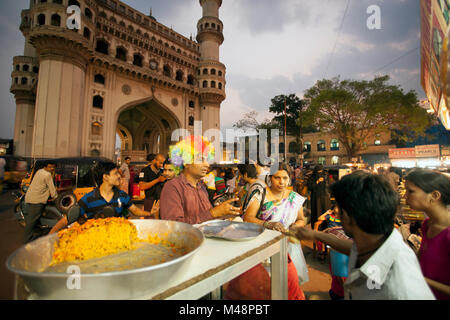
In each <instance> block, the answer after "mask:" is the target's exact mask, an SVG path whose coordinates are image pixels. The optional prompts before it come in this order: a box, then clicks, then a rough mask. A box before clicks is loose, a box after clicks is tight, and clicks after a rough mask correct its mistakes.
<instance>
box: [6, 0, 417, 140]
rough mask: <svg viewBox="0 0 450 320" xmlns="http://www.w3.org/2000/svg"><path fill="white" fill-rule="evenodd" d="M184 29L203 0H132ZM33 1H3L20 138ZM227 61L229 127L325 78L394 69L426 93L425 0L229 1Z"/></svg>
mask: <svg viewBox="0 0 450 320" xmlns="http://www.w3.org/2000/svg"><path fill="white" fill-rule="evenodd" d="M124 2H125V3H127V4H128V5H130V6H132V7H133V8H135V9H137V10H139V11H141V12H143V13H149V11H150V7H152V9H153V16H154V17H155V18H156V19H157V20H158V21H159V22H161V23H163V24H165V25H166V26H168V27H170V26H172V27H173V29H174V30H175V31H177V32H179V33H180V34H182V35H184V36H187V37H189V36H190V34H192V35H193V36H194V37H195V35H196V25H197V21H198V20H199V19H200V17H201V14H202V10H201V7H200V5H199V1H198V0H127V1H124ZM28 3H29V0H14V1H12V0H1V1H0V43H1V44H2V46H1V48H0V75H1V76H0V108H1V117H0V138H12V137H13V131H14V117H15V103H14V97H13V95H12V94H11V93H10V92H9V88H10V85H11V77H10V75H11V72H12V69H13V66H12V59H13V56H16V55H22V54H23V46H24V41H23V36H22V34H21V32H20V30H19V24H20V12H21V10H22V9H25V8H27V7H28ZM371 5H377V6H379V7H380V9H381V29H380V30H369V29H368V28H367V24H366V23H367V19H368V18H369V16H370V14H368V13H367V8H368V7H369V6H371ZM220 19H221V20H222V21H223V23H224V36H225V42H224V44H223V45H222V47H221V61H222V62H223V63H224V64H225V65H226V66H227V87H226V93H227V99H226V100H225V101H224V102H223V104H222V111H221V124H222V129H226V128H231V127H232V126H233V124H234V123H236V122H237V121H238V120H239V119H241V118H242V114H244V113H246V112H249V111H252V110H256V111H258V113H259V120H264V119H265V118H268V117H270V113H269V112H268V111H267V110H268V108H269V106H270V100H271V98H273V97H274V96H276V95H279V94H291V93H295V94H297V95H298V96H300V97H301V96H302V95H303V93H304V91H305V90H306V89H308V88H310V87H311V86H313V85H314V83H315V82H316V81H317V80H319V79H323V78H332V77H335V76H338V75H339V76H341V78H352V79H358V80H363V79H364V80H370V79H373V77H374V76H375V75H381V74H389V75H390V76H391V83H393V84H398V85H400V86H401V87H403V88H404V89H405V90H406V91H409V90H415V91H416V92H417V94H418V97H419V98H424V97H425V95H424V93H423V90H422V89H421V87H420V80H419V79H420V67H419V66H420V49H419V45H420V6H419V1H418V0H384V1H383V0H279V1H274V0H224V1H223V4H222V7H221V9H220Z"/></svg>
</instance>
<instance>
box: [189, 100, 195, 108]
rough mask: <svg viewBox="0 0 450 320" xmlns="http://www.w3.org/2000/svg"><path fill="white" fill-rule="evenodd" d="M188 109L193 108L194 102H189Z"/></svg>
mask: <svg viewBox="0 0 450 320" xmlns="http://www.w3.org/2000/svg"><path fill="white" fill-rule="evenodd" d="M189 108H195V102H194V101H192V100H191V101H189Z"/></svg>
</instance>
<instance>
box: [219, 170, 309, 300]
mask: <svg viewBox="0 0 450 320" xmlns="http://www.w3.org/2000/svg"><path fill="white" fill-rule="evenodd" d="M266 182H267V188H266V191H265V193H264V192H255V193H253V194H252V197H251V199H249V200H248V205H247V206H246V210H245V212H244V221H245V222H250V223H256V224H261V225H263V226H264V227H265V228H267V229H271V230H275V231H280V232H286V231H287V230H288V229H289V228H290V227H291V226H293V225H295V226H304V225H305V221H304V216H303V203H304V202H305V198H303V197H302V196H300V195H299V194H298V193H296V192H294V191H291V190H289V189H288V187H289V185H290V184H291V181H290V170H289V168H288V167H287V166H286V165H284V164H282V165H280V167H279V170H278V171H277V172H275V173H274V174H273V175H269V176H268V177H267V179H266ZM288 253H289V254H288V290H289V291H288V298H289V300H305V296H304V294H303V291H302V290H301V288H300V285H299V276H301V277H300V278H301V280H302V283H304V282H306V281H308V279H307V278H308V277H307V266H306V263H305V260H304V256H303V253H302V250H301V245H300V243H299V242H298V241H295V240H291V239H290V242H289V246H288ZM264 273H267V271H266V270H265V269H264V268H263V267H262V265H258V266H256V267H255V268H253V269H251V270H249V271H248V272H247V273H244V274H243V275H241V276H240V277H238V278H236V279H234V280H232V281H231V282H230V286H229V289H228V290H231V291H230V292H229V294H228V297H230V296H231V297H233V298H236V297H239V298H240V299H245V300H253V299H254V300H256V299H265V298H267V299H270V278H269V276H268V275H265V274H264Z"/></svg>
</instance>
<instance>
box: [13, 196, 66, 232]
mask: <svg viewBox="0 0 450 320" xmlns="http://www.w3.org/2000/svg"><path fill="white" fill-rule="evenodd" d="M12 195H13V196H14V197H15V202H16V205H15V207H14V215H15V218H16V219H17V222H18V223H19V225H20V226H21V227H23V228H25V216H24V210H25V206H26V204H25V193H20V192H13V193H12ZM63 217H64V215H63V214H62V213H61V212H59V211H58V209H56V207H55V206H54V205H53V204H52V203H51V202H48V203H47V205H46V206H45V209H44V212H43V213H42V215H41V217H40V218H39V223H38V224H37V226H36V228H35V231H34V234H33V238H34V239H36V238H39V237H42V236H45V235H47V234H48V233H49V232H50V230H51V229H52V228H53V227H54V226H55V225H56V223H57V222H58V221H59V220H61V219H62V218H63Z"/></svg>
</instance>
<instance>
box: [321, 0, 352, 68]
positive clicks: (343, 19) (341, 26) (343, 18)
mask: <svg viewBox="0 0 450 320" xmlns="http://www.w3.org/2000/svg"><path fill="white" fill-rule="evenodd" d="M349 5H350V0H347V5H346V7H345V11H344V15H343V16H342V21H341V25H340V27H339V31H338V34H337V36H336V40H335V42H334V46H333V50H332V51H331V56H330V59H329V60H328V64H327V68H326V70H325V77H326V76H327V74H328V69H329V68H330V65H331V61H332V60H333V57H334V52H335V51H336V45H337V43H338V41H339V37H340V36H341V32H342V28H343V27H344V22H345V18H346V17H347V12H348V7H349Z"/></svg>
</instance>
